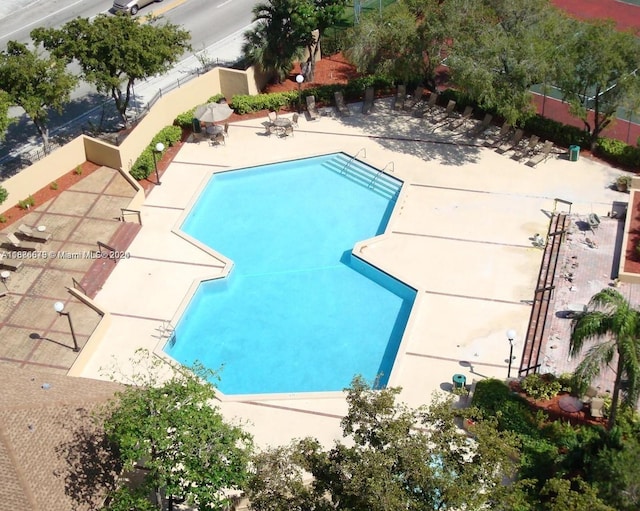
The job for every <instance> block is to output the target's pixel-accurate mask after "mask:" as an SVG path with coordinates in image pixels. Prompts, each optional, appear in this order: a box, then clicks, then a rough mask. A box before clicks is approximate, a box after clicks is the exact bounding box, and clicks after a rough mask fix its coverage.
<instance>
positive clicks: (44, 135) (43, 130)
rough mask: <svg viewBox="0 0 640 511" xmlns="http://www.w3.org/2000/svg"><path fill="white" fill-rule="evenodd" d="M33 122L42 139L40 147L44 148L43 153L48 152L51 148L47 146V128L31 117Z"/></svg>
mask: <svg viewBox="0 0 640 511" xmlns="http://www.w3.org/2000/svg"><path fill="white" fill-rule="evenodd" d="M33 124H35V125H36V129H37V130H38V133H39V134H40V138H41V139H42V148H43V149H44V154H49V153H50V152H51V148H50V147H49V128H47V125H46V124H44V123H43V122H42V121H40V120H39V119H33Z"/></svg>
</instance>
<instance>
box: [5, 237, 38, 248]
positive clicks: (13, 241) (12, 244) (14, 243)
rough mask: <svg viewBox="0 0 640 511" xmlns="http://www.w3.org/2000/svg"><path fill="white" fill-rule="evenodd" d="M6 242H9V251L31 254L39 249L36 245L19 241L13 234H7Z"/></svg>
mask: <svg viewBox="0 0 640 511" xmlns="http://www.w3.org/2000/svg"><path fill="white" fill-rule="evenodd" d="M7 240H8V242H9V243H8V246H9V249H11V250H16V251H26V252H33V251H35V250H38V249H39V248H40V245H39V244H38V243H34V242H31V241H22V240H19V239H18V238H17V237H16V235H15V234H13V233H8V234H7Z"/></svg>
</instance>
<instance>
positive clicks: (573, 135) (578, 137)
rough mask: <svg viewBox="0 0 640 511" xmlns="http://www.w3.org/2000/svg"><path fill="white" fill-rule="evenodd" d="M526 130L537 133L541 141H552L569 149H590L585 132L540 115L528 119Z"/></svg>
mask: <svg viewBox="0 0 640 511" xmlns="http://www.w3.org/2000/svg"><path fill="white" fill-rule="evenodd" d="M524 129H526V130H527V131H529V132H531V133H535V134H536V135H538V136H539V137H540V138H541V139H546V140H551V141H553V143H555V144H557V145H559V146H562V147H569V146H571V145H578V146H580V147H589V136H588V133H586V132H585V131H584V130H581V129H580V128H576V127H575V126H569V125H568V124H562V123H561V122H558V121H554V120H553V119H547V118H546V117H542V116H540V115H535V116H533V117H530V118H529V119H527V121H526V122H525V123H524Z"/></svg>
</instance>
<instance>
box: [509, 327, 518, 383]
mask: <svg viewBox="0 0 640 511" xmlns="http://www.w3.org/2000/svg"><path fill="white" fill-rule="evenodd" d="M507 339H508V340H509V369H508V370H507V378H511V361H512V360H513V343H514V342H515V340H516V331H515V330H513V329H509V330H507Z"/></svg>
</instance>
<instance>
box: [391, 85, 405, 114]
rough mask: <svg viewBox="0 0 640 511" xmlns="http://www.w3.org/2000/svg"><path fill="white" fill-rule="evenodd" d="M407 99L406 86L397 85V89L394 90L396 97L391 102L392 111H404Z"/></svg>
mask: <svg viewBox="0 0 640 511" xmlns="http://www.w3.org/2000/svg"><path fill="white" fill-rule="evenodd" d="M406 99H407V86H406V85H398V89H397V90H396V97H395V100H394V102H393V109H394V110H402V109H404V102H405V101H406Z"/></svg>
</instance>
